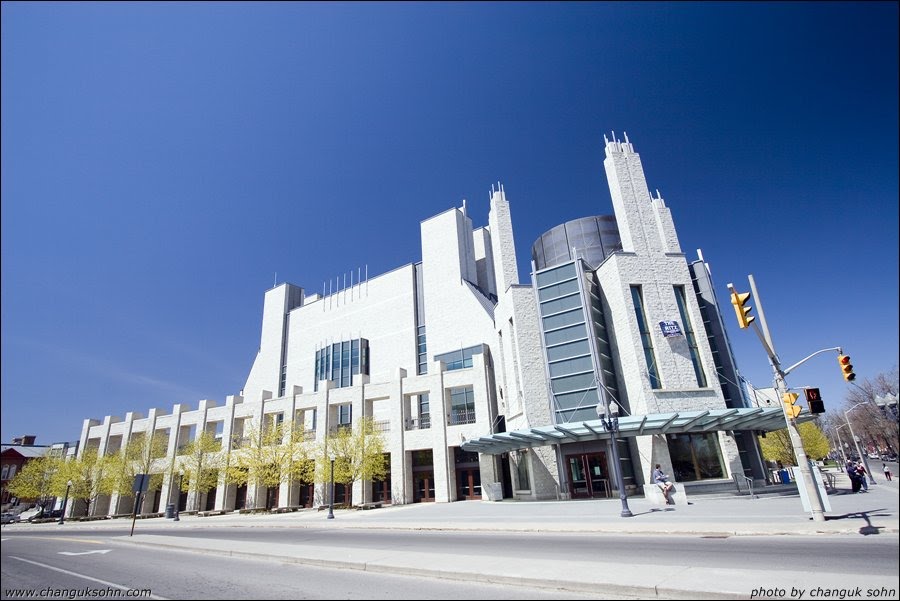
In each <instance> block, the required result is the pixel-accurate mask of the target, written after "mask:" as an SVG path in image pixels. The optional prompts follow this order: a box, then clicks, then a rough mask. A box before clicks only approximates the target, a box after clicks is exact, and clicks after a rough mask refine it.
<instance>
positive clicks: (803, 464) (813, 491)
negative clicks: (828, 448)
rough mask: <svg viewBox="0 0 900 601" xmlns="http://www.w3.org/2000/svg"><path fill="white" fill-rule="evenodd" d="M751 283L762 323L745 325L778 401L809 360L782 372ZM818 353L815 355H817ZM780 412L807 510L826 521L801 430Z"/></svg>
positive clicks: (791, 419)
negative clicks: (766, 363)
mask: <svg viewBox="0 0 900 601" xmlns="http://www.w3.org/2000/svg"><path fill="white" fill-rule="evenodd" d="M748 279H749V280H750V289H751V290H752V294H753V296H754V297H756V307H757V309H758V311H759V321H760V322H761V323H762V328H760V325H759V324H758V323H757V324H753V323H752V320H751V321H749V322H748V325H753V331H755V332H756V335H757V336H758V337H759V341H760V342H761V343H762V345H763V348H764V349H765V350H766V355H768V357H769V364H770V365H771V366H772V372H773V373H774V376H775V392H776V394H777V395H778V399H779V400H781V399H783V398H784V396H785V394H786V393H787V391H788V387H787V382H786V381H785V377H786V376H787V374H788V373H789V372H790V371H791V370H793V369H794V368H796V367H797V366H799V365H800V364H801V363H803V362H804V361H806V360H807V359H809V358H810V357H812V356H813V355H810V357H807V358H806V359H804V360H803V361H801V362H800V363H797V364H795V365H792V366H791V367H790V368H789V369H788V370H786V371H785V370H782V369H781V362H780V361H779V359H778V355H777V354H776V353H775V345H774V344H773V343H772V336H771V334H770V333H769V327H768V325H767V324H766V318H765V313H764V312H763V309H762V300H761V299H760V297H759V292H758V291H757V289H756V281H755V280H754V279H753V276H752V275H750V276H748ZM729 288H732V294H736V292H735V291H734V289H733V286H732V285H730V284H729ZM819 352H823V351H817V352H816V353H814V354H818V353H819ZM781 409H782V412H783V413H784V420H785V422H786V424H787V431H788V436H789V438H790V440H791V447H792V448H793V451H794V456H795V457H796V458H797V463H798V466H797V468H798V469H799V471H800V478H801V479H802V480H803V485H804V486H805V487H806V490H807V492H808V493H809V494H808V495H807V496H808V497H809V506H810V511H811V513H812V519H813V521H816V522H824V521H825V509H824V507H823V504H822V499H821V497H820V496H819V487H818V486H816V481H815V479H814V478H813V474H812V469H811V468H810V466H809V459H808V458H807V456H806V451H805V450H804V449H803V442H802V440H801V438H800V431H799V430H798V429H797V420H796V418H794V417H793V416H791V415H788V406H787V405H786V404H785V403H782V406H781Z"/></svg>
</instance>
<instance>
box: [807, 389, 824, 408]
mask: <svg viewBox="0 0 900 601" xmlns="http://www.w3.org/2000/svg"><path fill="white" fill-rule="evenodd" d="M804 392H805V393H806V406H807V407H809V412H810V413H825V403H823V402H822V395H821V394H819V389H818V388H805V389H804Z"/></svg>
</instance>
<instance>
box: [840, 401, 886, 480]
mask: <svg viewBox="0 0 900 601" xmlns="http://www.w3.org/2000/svg"><path fill="white" fill-rule="evenodd" d="M868 403H869V401H863V402H862V403H857V404H856V405H853V406H852V407H850V408H849V409H847V410H846V411H844V419H845V420H846V421H847V427H848V428H850V438H852V439H853V443H854V444H855V445H856V454H857V455H859V456H860V457H861V458H862V461H863V465H865V466H866V473H867V474H868V475H869V484H873V485H874V484H878V483H877V482H875V478H873V477H872V472H871V470H869V458H868V457H867V456H866V454H865V453H863V452H862V451H860V450H859V437H858V436H856V434H854V433H853V426H852V425H851V424H850V416H849V413H850V412H851V411H853V410H854V409H856V408H857V407H862V406H863V405H866V404H868Z"/></svg>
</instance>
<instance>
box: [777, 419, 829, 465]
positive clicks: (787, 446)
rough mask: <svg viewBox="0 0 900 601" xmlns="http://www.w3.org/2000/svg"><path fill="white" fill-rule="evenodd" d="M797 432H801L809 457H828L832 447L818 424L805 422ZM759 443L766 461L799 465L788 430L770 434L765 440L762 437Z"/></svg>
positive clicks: (783, 429) (804, 447)
mask: <svg viewBox="0 0 900 601" xmlns="http://www.w3.org/2000/svg"><path fill="white" fill-rule="evenodd" d="M797 430H798V431H799V432H800V439H801V441H802V442H803V449H804V450H805V451H806V456H807V457H809V458H810V459H814V460H818V459H822V458H824V457H826V456H827V455H828V451H829V449H830V446H831V445H830V444H829V443H828V438H827V437H826V436H825V433H824V432H822V430H821V429H820V428H819V426H818V424H816V423H815V422H804V423H802V424H800V425H799V426H797ZM759 443H760V446H761V448H762V452H763V458H764V459H765V460H766V461H775V462H779V463H781V464H782V465H797V462H796V460H795V459H794V450H793V446H792V445H791V439H790V436H789V435H788V431H787V428H782V429H781V430H775V431H773V432H768V433H767V434H766V437H765V438H762V437H760V439H759Z"/></svg>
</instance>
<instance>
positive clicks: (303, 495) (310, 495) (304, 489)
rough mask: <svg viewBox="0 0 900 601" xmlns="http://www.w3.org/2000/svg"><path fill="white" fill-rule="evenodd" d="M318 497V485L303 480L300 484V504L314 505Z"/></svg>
mask: <svg viewBox="0 0 900 601" xmlns="http://www.w3.org/2000/svg"><path fill="white" fill-rule="evenodd" d="M315 498H316V485H315V484H309V483H306V482H303V483H301V484H300V506H301V507H312V506H313V502H314V501H315Z"/></svg>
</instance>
